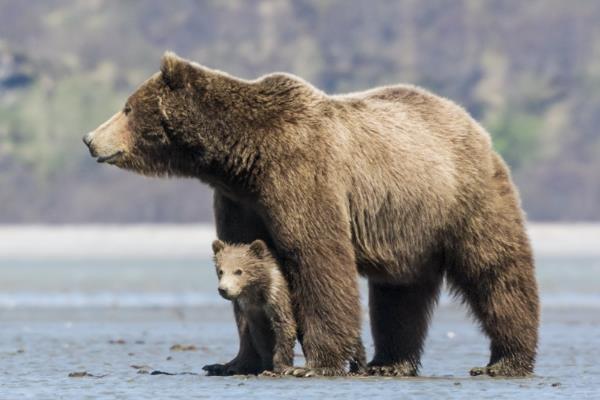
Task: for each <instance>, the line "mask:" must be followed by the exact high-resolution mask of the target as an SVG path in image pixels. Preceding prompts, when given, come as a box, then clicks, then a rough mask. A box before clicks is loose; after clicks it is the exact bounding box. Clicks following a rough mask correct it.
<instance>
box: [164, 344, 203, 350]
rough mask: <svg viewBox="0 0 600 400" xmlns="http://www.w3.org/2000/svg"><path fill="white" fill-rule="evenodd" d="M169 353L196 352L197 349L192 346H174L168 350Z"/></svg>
mask: <svg viewBox="0 0 600 400" xmlns="http://www.w3.org/2000/svg"><path fill="white" fill-rule="evenodd" d="M170 350H171V351H196V350H198V348H197V347H196V346H194V345H193V344H174V345H173V346H171V348H170Z"/></svg>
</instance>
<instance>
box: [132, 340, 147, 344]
mask: <svg viewBox="0 0 600 400" xmlns="http://www.w3.org/2000/svg"><path fill="white" fill-rule="evenodd" d="M135 344H146V342H144V341H143V340H136V341H135Z"/></svg>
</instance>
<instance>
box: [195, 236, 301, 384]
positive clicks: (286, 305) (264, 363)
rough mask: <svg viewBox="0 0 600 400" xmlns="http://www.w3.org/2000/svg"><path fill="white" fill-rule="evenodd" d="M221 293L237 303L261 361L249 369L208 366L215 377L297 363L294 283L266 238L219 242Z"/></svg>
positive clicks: (279, 369) (280, 369) (278, 370)
mask: <svg viewBox="0 0 600 400" xmlns="http://www.w3.org/2000/svg"><path fill="white" fill-rule="evenodd" d="M213 251H214V254H215V255H214V260H215V267H216V271H217V276H218V277H219V283H220V284H219V292H220V293H221V295H222V296H223V297H225V298H226V299H229V300H231V301H232V302H233V304H234V309H235V310H236V314H238V315H239V316H240V317H241V319H242V321H243V322H242V323H243V324H244V326H242V330H246V329H247V331H248V334H249V336H250V342H251V346H252V348H253V349H252V350H253V351H254V352H255V353H256V354H257V355H258V359H257V360H256V361H257V362H256V363H253V364H252V365H248V366H247V367H248V368H247V369H246V370H243V371H240V370H239V369H237V368H230V365H228V364H212V365H207V366H205V367H204V370H206V371H207V372H208V374H209V375H233V374H258V373H261V372H264V371H273V372H275V373H283V372H284V371H285V370H287V369H289V368H291V367H292V365H293V362H294V344H295V342H296V320H295V319H294V314H293V311H292V302H291V297H290V292H289V289H288V284H287V282H286V280H285V278H284V277H283V275H282V273H281V271H280V269H279V265H278V264H277V261H276V259H275V258H274V257H273V255H272V253H271V252H270V251H269V250H268V248H267V246H266V244H265V243H264V242H263V241H262V240H256V241H254V242H252V244H251V245H227V244H225V243H224V242H222V241H220V240H217V241H215V242H214V243H213Z"/></svg>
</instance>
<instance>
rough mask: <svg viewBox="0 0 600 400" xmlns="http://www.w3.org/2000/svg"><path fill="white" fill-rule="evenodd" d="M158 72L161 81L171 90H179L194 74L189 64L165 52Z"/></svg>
mask: <svg viewBox="0 0 600 400" xmlns="http://www.w3.org/2000/svg"><path fill="white" fill-rule="evenodd" d="M160 72H161V75H162V79H163V81H164V82H165V83H166V84H167V86H169V87H170V88H171V89H172V90H175V89H180V88H183V87H185V85H186V84H187V83H188V82H189V81H190V79H191V75H192V74H193V73H194V66H193V65H191V63H190V62H189V61H187V60H185V59H183V58H181V57H179V56H178V55H176V54H175V53H173V52H170V51H167V52H165V54H164V55H163V56H162V59H161V62H160Z"/></svg>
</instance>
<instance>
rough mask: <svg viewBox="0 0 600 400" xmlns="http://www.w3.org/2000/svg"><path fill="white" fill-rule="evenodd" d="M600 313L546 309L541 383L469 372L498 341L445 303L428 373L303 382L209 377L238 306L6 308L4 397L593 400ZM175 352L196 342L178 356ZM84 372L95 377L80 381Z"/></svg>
mask: <svg viewBox="0 0 600 400" xmlns="http://www.w3.org/2000/svg"><path fill="white" fill-rule="evenodd" d="M599 314H600V313H598V310H597V309H589V308H587V309H586V308H582V309H568V310H565V309H550V310H545V311H544V315H543V325H542V331H541V344H540V357H539V361H538V368H537V371H536V375H535V376H534V377H532V378H526V379H494V378H487V377H476V378H472V377H470V376H469V375H468V370H469V368H471V367H473V366H477V365H482V364H483V363H484V362H485V361H486V359H487V357H488V352H487V343H486V341H485V339H484V337H483V336H482V335H481V334H480V333H479V332H478V330H477V328H476V327H475V325H474V324H473V323H472V322H471V321H470V320H469V319H468V318H467V317H466V314H465V312H464V310H463V309H461V308H460V307H456V306H443V307H441V308H439V309H438V310H437V312H436V314H435V316H434V321H433V324H432V328H431V331H430V334H429V337H428V341H427V345H426V352H425V356H424V359H423V368H422V372H421V376H420V377H418V378H310V379H298V378H292V377H285V378H261V377H258V378H257V377H206V376H204V374H203V371H202V370H201V368H202V366H203V365H204V364H207V363H213V362H219V361H226V360H228V359H229V358H230V357H232V356H233V355H235V352H236V349H237V338H236V332H235V327H234V325H233V323H232V317H231V310H230V308H229V307H228V306H227V305H219V306H207V307H194V308H177V309H145V308H140V309H138V308H125V309H107V308H100V309H78V310H76V311H74V310H73V309H50V310H40V309H19V310H11V311H7V310H4V311H2V312H1V313H0V317H1V319H2V321H3V328H2V330H1V332H0V357H1V359H2V370H3V379H2V385H1V386H2V388H1V389H0V397H1V398H3V399H12V398H36V399H41V398H49V399H50V398H52V399H56V398H78V399H82V398H114V399H121V398H132V397H136V398H164V399H170V398H190V397H191V398H232V399H233V398H236V399H237V398H244V399H246V398H247V399H266V398H281V399H286V398H289V399H296V398H299V397H300V396H301V398H317V397H322V398H344V399H348V398H351V399H352V398H364V397H365V395H367V396H381V397H380V398H398V397H399V396H403V397H404V396H405V397H407V398H422V399H430V398H433V397H436V398H468V397H471V398H495V399H504V398H506V399H509V398H510V399H538V398H545V399H546V398H577V399H584V398H590V399H592V398H598V396H599V395H600V384H599V382H600V364H599V363H598V361H597V360H598V359H599V357H600V347H599V346H598V344H599V343H600V317H599ZM366 328H367V327H366V326H365V330H364V331H365V338H366V341H365V343H366V345H367V348H368V351H369V353H372V346H371V340H370V337H369V336H368V329H366ZM174 345H184V346H183V347H185V346H187V345H193V347H191V349H192V351H175V350H176V347H175V348H174V347H173V346H174ZM296 362H297V363H298V364H301V363H302V362H303V359H302V358H301V357H297V359H296ZM153 371H161V372H166V373H169V374H174V375H164V374H160V375H152V372H153ZM77 372H79V373H81V372H86V373H87V375H85V376H80V377H70V376H69V374H72V373H77ZM59 394H60V395H59Z"/></svg>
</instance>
